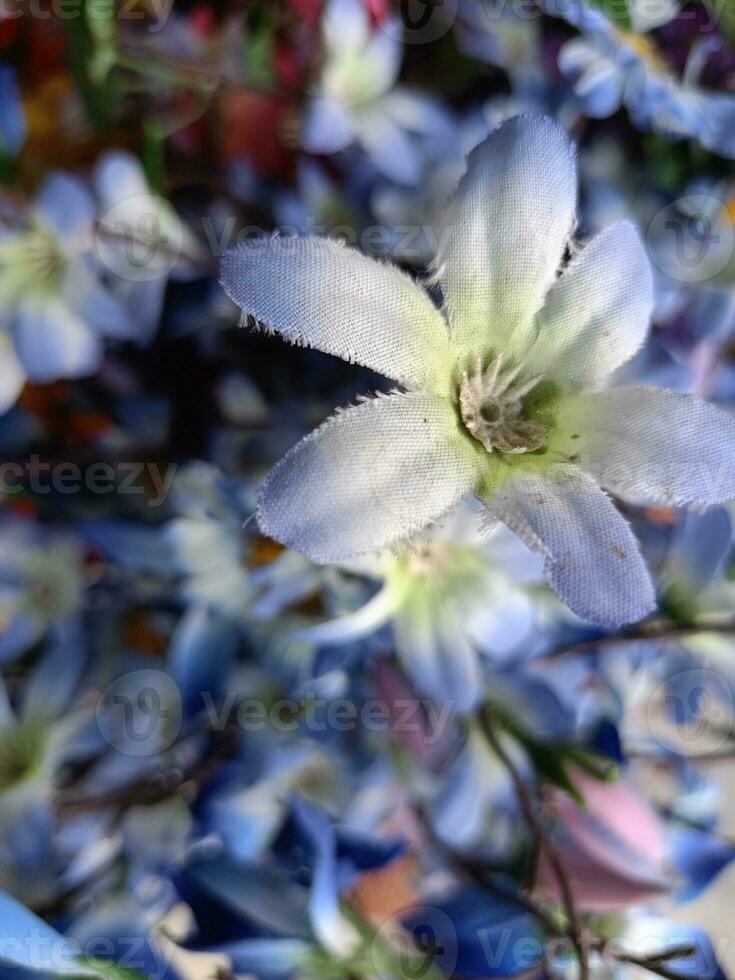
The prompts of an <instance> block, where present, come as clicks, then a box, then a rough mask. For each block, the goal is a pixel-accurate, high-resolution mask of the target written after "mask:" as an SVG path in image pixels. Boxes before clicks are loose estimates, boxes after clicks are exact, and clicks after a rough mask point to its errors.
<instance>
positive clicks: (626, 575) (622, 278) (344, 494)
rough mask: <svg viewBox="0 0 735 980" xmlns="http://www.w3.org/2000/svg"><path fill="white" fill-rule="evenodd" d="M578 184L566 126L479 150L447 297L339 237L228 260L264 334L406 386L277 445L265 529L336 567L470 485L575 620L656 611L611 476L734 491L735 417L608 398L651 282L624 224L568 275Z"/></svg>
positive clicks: (505, 131)
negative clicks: (440, 301)
mask: <svg viewBox="0 0 735 980" xmlns="http://www.w3.org/2000/svg"><path fill="white" fill-rule="evenodd" d="M576 197H577V174H576V160H575V152H574V147H573V146H572V144H571V143H570V141H569V139H568V137H567V136H566V134H565V133H564V132H563V130H562V129H561V128H560V127H559V126H558V125H557V124H556V123H555V122H553V121H552V120H550V119H546V118H543V117H532V116H519V117H516V118H515V119H512V120H510V121H509V122H507V123H505V124H504V125H503V126H501V127H500V128H499V129H498V130H497V131H496V132H495V133H493V135H492V136H491V137H490V138H489V139H488V140H487V141H486V142H485V143H483V144H482V145H480V146H479V147H477V148H476V149H475V150H474V151H473V153H472V154H471V156H470V158H469V161H468V168H467V173H466V174H465V176H464V178H463V179H462V181H461V182H460V184H459V187H458V188H457V191H456V193H455V196H454V198H453V200H452V202H451V205H450V207H449V209H448V213H447V217H446V224H445V226H444V228H443V229H442V230H441V232H440V234H439V236H438V241H439V256H438V259H437V264H436V280H437V283H438V284H439V285H440V286H441V289H442V293H443V296H444V305H443V309H442V310H439V309H437V308H436V306H435V305H434V303H433V302H432V300H431V298H430V297H429V295H428V293H426V292H425V291H424V290H423V289H422V288H421V287H420V286H419V285H417V284H416V283H415V282H414V281H413V280H412V279H411V278H410V277H409V276H407V275H405V274H404V273H403V272H401V271H400V270H398V269H396V268H394V267H392V266H390V265H387V264H382V263H379V262H376V261H374V260H370V259H367V258H366V257H365V256H362V255H360V254H358V253H357V252H355V251H353V250H350V249H348V248H344V247H341V246H339V245H337V244H335V243H333V242H328V241H322V240H316V239H300V240H299V239H279V238H271V239H267V240H263V241H261V242H259V243H256V244H251V245H245V246H242V247H240V248H238V249H234V250H233V251H231V252H229V253H228V254H227V255H226V256H225V260H224V264H223V284H224V287H225V289H226V291H227V293H228V294H229V295H230V297H231V298H232V299H233V300H234V301H235V302H236V303H238V304H239V305H240V306H241V307H242V309H243V310H244V312H245V313H247V314H248V315H249V316H251V317H253V318H254V319H255V320H256V321H257V322H258V323H260V324H261V325H263V327H264V328H266V329H269V330H274V331H278V332H279V333H281V334H282V335H283V336H284V337H285V338H286V339H287V340H290V341H291V342H293V343H296V344H301V345H308V346H313V347H316V348H318V349H320V350H322V351H325V352H327V353H331V354H336V355H338V356H341V357H343V358H344V359H346V360H348V361H350V362H356V363H358V364H363V365H367V366H369V367H371V368H372V369H373V370H375V371H378V372H380V373H382V374H384V375H386V376H387V377H389V378H391V379H392V380H393V381H395V382H397V383H398V384H399V385H401V386H402V388H403V389H405V390H403V391H393V392H391V393H390V394H387V395H382V396H380V397H376V398H372V399H366V400H364V401H363V402H361V403H360V404H357V405H355V406H352V407H350V408H347V409H345V410H343V411H341V412H339V413H338V414H336V415H335V416H333V417H332V418H331V419H329V420H328V421H327V422H325V423H324V424H323V425H322V426H321V427H320V428H318V429H317V430H316V431H315V432H313V433H311V434H310V435H309V436H307V437H306V438H305V439H304V440H302V442H301V443H299V444H298V445H297V446H296V447H295V448H293V449H292V450H291V451H290V452H289V453H288V454H287V455H286V456H285V457H284V459H283V460H282V461H281V462H280V463H279V464H278V465H277V466H276V467H275V469H274V470H273V471H272V473H271V474H270V476H269V477H268V478H267V479H266V481H265V482H264V484H263V486H262V488H261V490H260V495H259V509H258V519H259V522H260V526H261V528H262V530H263V531H264V532H265V533H266V534H268V535H270V536H272V537H274V538H276V539H278V540H279V541H282V542H283V543H285V544H288V545H290V546H292V547H293V548H295V549H296V550H298V551H301V552H303V553H304V554H306V555H307V556H308V557H310V558H311V559H312V560H314V561H316V562H317V563H328V562H334V561H340V560H344V559H346V558H349V557H352V556H354V555H359V554H362V553H368V552H371V551H375V550H378V549H381V548H385V547H389V546H392V545H394V544H395V543H396V542H398V541H401V540H404V539H406V538H408V537H410V536H412V535H415V534H416V532H418V531H420V530H422V529H423V528H424V527H426V526H427V525H428V524H430V523H431V522H433V521H435V520H437V519H438V518H440V517H442V516H443V515H445V514H447V513H449V512H450V511H451V510H453V509H454V508H455V507H456V506H457V505H458V504H459V502H460V501H461V500H462V498H463V497H465V496H466V495H467V494H469V493H471V492H474V493H475V494H476V495H477V496H478V497H479V498H480V499H481V500H482V501H483V503H484V505H485V507H486V509H487V511H488V515H489V517H490V518H491V519H493V520H494V519H499V520H501V521H503V522H504V523H506V524H507V525H508V526H509V527H510V528H511V529H512V530H514V531H515V532H516V533H517V534H518V535H519V536H520V537H521V538H522V539H523V540H524V541H525V542H526V543H527V544H528V545H529V546H530V547H531V548H533V549H534V550H536V551H538V552H539V553H540V554H541V555H542V556H543V557H544V560H545V572H546V576H547V579H548V581H549V583H550V584H551V586H552V588H553V589H554V590H555V591H556V592H557V594H558V595H559V596H560V597H561V598H562V600H563V601H564V602H566V603H567V605H568V606H569V607H570V608H571V609H572V610H573V611H574V612H575V613H576V614H577V615H578V616H580V617H582V618H583V619H587V620H591V621H595V622H598V623H601V624H604V625H608V626H619V625H621V624H623V623H627V622H632V621H635V620H638V619H641V618H642V617H644V616H646V615H647V614H648V613H649V612H651V611H652V610H653V609H654V608H655V595H654V589H653V585H652V583H651V579H650V576H649V573H648V570H647V568H646V566H645V563H644V561H643V559H642V557H641V554H640V551H639V549H638V545H637V542H636V540H635V538H634V537H633V534H632V533H631V530H630V528H629V526H628V524H627V522H626V521H625V519H624V518H623V517H622V516H621V514H620V513H619V512H618V511H617V510H616V508H615V506H614V505H613V503H612V501H611V500H610V498H609V497H608V496H607V495H606V493H605V492H604V490H608V491H611V492H613V493H616V494H620V495H628V496H633V497H636V498H645V499H647V500H651V501H656V502H660V503H663V504H668V505H677V506H685V505H692V506H694V507H697V508H703V507H705V506H707V505H708V504H711V503H716V502H720V501H726V500H729V499H732V498H735V468H734V467H733V463H732V460H733V452H734V450H735V420H734V419H733V418H731V417H730V416H729V415H727V414H725V413H724V412H721V411H719V410H717V409H715V408H713V407H712V406H711V405H708V404H706V403H705V402H702V401H699V400H697V399H694V398H691V397H688V396H685V395H680V394H678V393H676V392H673V391H669V390H662V389H656V388H648V387H643V388H626V389H609V390H602V391H598V390H596V389H599V388H600V387H601V386H602V385H603V383H604V382H605V381H606V380H607V378H608V376H609V375H610V374H611V373H612V372H614V371H615V369H616V368H618V367H619V366H620V365H622V364H623V363H625V362H626V361H627V360H628V359H629V358H630V357H631V356H632V355H633V354H634V353H635V352H636V351H637V350H638V348H639V347H640V346H641V344H642V343H643V341H644V339H645V336H646V332H647V329H648V322H649V317H650V312H651V307H652V284H651V275H650V270H649V266H648V260H647V258H646V253H645V250H644V248H643V245H642V244H641V241H640V239H639V237H638V234H637V232H636V231H635V229H634V228H633V226H632V225H630V224H628V223H627V222H619V223H617V224H614V225H612V226H611V227H609V228H607V229H606V230H604V231H603V232H601V233H600V234H599V235H597V236H596V237H595V238H594V239H592V241H591V242H589V244H587V245H586V246H585V247H584V248H583V249H582V250H581V251H579V252H578V254H576V257H575V258H574V259H573V260H572V261H571V262H569V263H568V264H567V265H566V267H564V268H562V265H563V261H564V257H565V255H566V253H567V250H568V249H569V248H570V243H571V236H572V233H573V231H574V227H575V210H576ZM601 487H602V488H603V489H600V488H601Z"/></svg>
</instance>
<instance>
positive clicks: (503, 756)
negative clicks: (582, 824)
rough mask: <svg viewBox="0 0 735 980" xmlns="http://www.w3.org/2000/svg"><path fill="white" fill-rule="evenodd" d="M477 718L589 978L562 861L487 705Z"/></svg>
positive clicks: (582, 975) (583, 974) (582, 972)
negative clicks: (544, 863) (545, 865)
mask: <svg viewBox="0 0 735 980" xmlns="http://www.w3.org/2000/svg"><path fill="white" fill-rule="evenodd" d="M478 721H479V724H480V726H481V728H482V731H483V734H484V735H485V738H486V739H487V741H488V744H489V745H490V747H491V748H492V750H493V751H494V752H495V754H496V755H497V757H498V758H499V759H500V761H501V762H502V764H503V765H504V766H505V768H506V769H507V770H508V774H509V775H510V777H511V780H512V781H513V786H514V788H515V791H516V796H517V797H518V803H519V805H520V807H521V811H522V813H523V816H524V819H525V821H526V823H527V824H528V826H529V827H530V829H531V830H532V832H533V834H534V836H535V838H536V840H537V842H538V846H539V851H541V852H543V853H544V854H545V855H546V858H547V860H548V862H549V865H550V867H551V870H552V872H553V874H554V877H555V878H556V880H557V884H558V886H559V891H560V893H561V896H562V901H563V903H564V907H565V910H566V914H567V918H568V919H569V929H570V932H569V938H570V939H571V941H572V943H573V944H574V948H575V950H576V953H577V957H578V959H579V975H580V980H589V976H590V967H589V957H588V951H587V948H586V945H585V936H584V931H583V929H582V924H581V922H580V919H579V914H578V912H577V906H576V903H575V901H574V892H573V891H572V886H571V882H570V881H569V876H568V875H567V873H566V869H565V868H564V864H563V862H562V861H561V859H560V857H559V855H558V854H557V851H556V848H555V847H554V845H553V844H552V842H551V840H550V839H549V835H548V834H547V832H546V828H545V827H544V824H543V821H542V820H541V818H540V817H539V814H538V813H537V812H536V801H535V800H534V798H533V796H532V795H531V792H530V790H529V787H528V785H527V783H526V781H525V780H524V778H523V776H522V774H521V773H520V772H519V770H518V768H517V767H516V765H515V763H514V762H513V759H512V758H511V757H510V755H509V754H508V752H506V750H505V748H504V746H503V744H502V742H501V740H500V738H499V737H498V734H497V732H496V731H495V727H494V725H493V723H492V721H491V720H490V717H489V714H488V711H487V708H485V710H483V711H480V712H479V713H478Z"/></svg>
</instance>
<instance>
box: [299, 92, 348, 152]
mask: <svg viewBox="0 0 735 980" xmlns="http://www.w3.org/2000/svg"><path fill="white" fill-rule="evenodd" d="M353 138H354V132H353V128H352V120H351V119H350V117H349V115H348V113H347V110H346V109H345V107H344V106H343V105H340V103H339V102H337V100H336V99H333V98H331V97H330V96H328V95H317V96H315V97H314V99H312V101H311V104H310V105H309V108H308V110H307V112H306V116H305V118H304V124H303V128H302V131H301V145H302V147H303V148H304V149H305V150H306V151H307V152H308V153H337V152H338V151H339V150H344V148H345V147H346V146H349V145H350V143H351V142H352V140H353Z"/></svg>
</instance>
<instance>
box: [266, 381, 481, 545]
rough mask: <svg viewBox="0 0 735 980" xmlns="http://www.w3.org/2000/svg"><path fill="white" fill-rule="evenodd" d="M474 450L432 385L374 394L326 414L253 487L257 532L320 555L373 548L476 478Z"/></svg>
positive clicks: (443, 508) (426, 519) (417, 525)
mask: <svg viewBox="0 0 735 980" xmlns="http://www.w3.org/2000/svg"><path fill="white" fill-rule="evenodd" d="M478 460H479V457H478V454H477V453H476V452H475V450H474V449H473V447H472V446H471V445H470V443H469V441H468V440H467V439H465V437H464V435H462V434H461V433H460V432H459V428H458V423H457V420H456V416H455V413H454V410H453V408H452V406H451V405H450V404H449V403H448V402H445V401H444V400H443V399H440V398H437V397H435V396H433V395H424V394H418V393H411V394H406V395H400V394H396V395H390V396H387V397H382V398H376V399H374V400H372V401H369V402H365V403H363V404H361V405H358V406H356V407H354V408H349V409H347V410H346V411H344V412H340V413H338V414H337V415H335V416H333V417H332V418H331V419H329V420H328V421H327V422H325V423H324V425H322V426H320V428H318V429H317V430H316V431H315V432H312V433H311V435H309V436H307V437H306V438H305V439H303V440H302V441H301V442H300V443H299V444H298V445H297V446H295V447H294V448H293V449H292V450H291V451H290V452H289V453H287V455H286V456H285V457H284V458H283V459H282V460H281V462H280V463H279V464H278V465H277V466H276V467H275V469H274V470H273V471H272V472H271V474H270V476H269V477H268V478H267V479H266V481H265V483H264V484H263V486H262V487H261V490H260V496H259V510H258V521H259V524H260V526H261V528H262V530H263V532H264V533H265V534H267V535H269V536H270V537H272V538H275V539H276V540H278V541H281V542H282V543H283V544H287V545H290V546H291V547H292V548H294V549H295V550H296V551H301V552H302V553H303V554H305V555H307V556H308V557H309V558H311V559H312V560H313V561H316V562H318V563H320V564H323V563H327V562H332V561H340V560H342V559H344V558H350V557H352V556H354V555H357V554H364V553H366V552H369V551H376V550H378V549H379V548H383V547H386V546H387V545H390V544H393V543H394V542H396V541H398V540H400V539H401V538H405V537H406V536H407V535H409V534H412V533H414V532H415V531H418V530H420V529H421V528H423V527H425V526H426V525H427V524H429V523H430V522H431V521H433V520H436V519H437V518H439V517H441V516H442V515H443V514H445V513H446V512H447V511H449V510H450V509H451V508H452V507H454V506H455V505H456V504H457V503H458V502H459V501H460V499H461V498H462V497H463V496H464V495H465V494H467V493H468V492H469V491H470V490H471V489H472V488H473V485H474V483H475V479H476V475H477V468H478V465H479V463H478Z"/></svg>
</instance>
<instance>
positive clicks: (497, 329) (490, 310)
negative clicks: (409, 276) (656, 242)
mask: <svg viewBox="0 0 735 980" xmlns="http://www.w3.org/2000/svg"><path fill="white" fill-rule="evenodd" d="M576 198H577V172H576V164H575V157H574V147H573V145H572V143H571V142H570V140H569V138H568V137H567V135H566V133H565V132H564V130H563V129H562V128H561V127H560V126H559V125H558V124H557V123H555V122H554V121H553V120H551V119H547V118H545V117H542V116H516V117H515V118H514V119H510V120H508V122H506V123H504V124H503V125H502V126H501V127H500V128H499V129H498V130H496V131H495V132H494V133H493V134H492V135H491V136H490V137H489V139H487V140H486V141H485V142H484V143H482V144H480V146H478V147H477V148H476V149H475V150H473V152H472V153H471V154H470V157H469V160H468V165H467V173H466V174H465V176H464V177H463V179H462V180H461V182H460V185H459V187H458V189H457V191H456V193H455V196H454V199H453V201H452V202H451V204H450V207H449V211H448V214H447V216H446V218H445V221H444V228H443V230H442V232H441V234H440V236H439V255H438V258H437V263H436V266H437V271H438V273H439V278H440V281H441V283H442V286H443V289H444V295H445V302H446V308H447V311H448V314H449V320H450V325H451V328H452V334H453V337H454V338H455V341H456V343H457V344H458V345H459V346H460V347H461V348H463V349H464V350H465V351H468V352H477V353H481V352H488V351H490V350H495V351H501V350H502V351H505V352H508V353H510V352H515V353H517V354H521V353H524V352H525V350H526V349H527V348H528V347H529V346H530V342H531V340H532V339H533V333H532V331H533V318H534V316H535V314H536V313H537V312H538V310H539V308H540V307H541V305H542V302H543V297H544V295H545V293H546V291H547V290H548V288H549V287H550V286H551V285H552V283H553V282H554V278H555V276H556V273H557V270H558V269H559V266H560V264H561V260H562V256H563V253H564V249H565V246H566V244H567V241H568V239H569V237H570V235H571V233H572V229H573V226H574V212H575V204H576Z"/></svg>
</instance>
